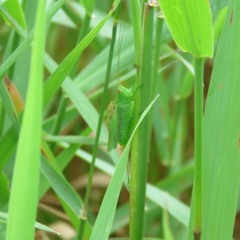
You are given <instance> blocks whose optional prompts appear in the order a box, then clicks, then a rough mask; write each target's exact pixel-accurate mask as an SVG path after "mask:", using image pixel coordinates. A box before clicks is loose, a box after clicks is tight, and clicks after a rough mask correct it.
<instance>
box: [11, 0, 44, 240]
mask: <svg viewBox="0 0 240 240" xmlns="http://www.w3.org/2000/svg"><path fill="white" fill-rule="evenodd" d="M44 16H45V1H44V0H42V1H40V2H39V4H38V11H37V16H36V27H35V32H34V44H33V51H32V56H31V71H30V79H29V86H28V93H27V100H26V106H25V111H24V116H23V123H22V128H21V132H20V136H19V142H18V148H17V154H16V160H15V166H14V174H13V180H12V186H11V194H10V203H9V221H8V225H7V240H15V239H25V240H32V239H33V238H34V221H35V218H36V209H37V202H38V182H39V169H40V144H41V142H40V139H41V133H42V130H41V127H42V99H43V53H44V45H45V22H44V21H43V20H42V19H44ZM33 139H34V141H33ZM23 216H24V221H23Z"/></svg>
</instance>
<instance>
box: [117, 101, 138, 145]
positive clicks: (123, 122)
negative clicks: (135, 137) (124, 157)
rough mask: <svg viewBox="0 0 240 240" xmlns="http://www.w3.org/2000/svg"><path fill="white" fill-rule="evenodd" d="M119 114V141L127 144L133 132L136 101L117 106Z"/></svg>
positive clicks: (121, 143)
mask: <svg viewBox="0 0 240 240" xmlns="http://www.w3.org/2000/svg"><path fill="white" fill-rule="evenodd" d="M117 114H118V142H119V144H120V145H126V144H127V141H128V139H129V137H130V135H131V133H132V126H133V114H134V102H133V101H130V102H129V103H125V104H121V105H119V106H118V107H117Z"/></svg>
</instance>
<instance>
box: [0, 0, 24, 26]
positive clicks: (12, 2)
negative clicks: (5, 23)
mask: <svg viewBox="0 0 240 240" xmlns="http://www.w3.org/2000/svg"><path fill="white" fill-rule="evenodd" d="M4 6H5V7H6V9H7V10H8V12H9V13H10V14H11V15H12V17H13V18H14V19H15V20H16V21H17V23H18V24H19V25H21V26H22V28H23V29H26V21H25V16H24V14H23V10H22V7H21V4H20V3H19V1H18V0H7V1H6V2H5V3H4Z"/></svg>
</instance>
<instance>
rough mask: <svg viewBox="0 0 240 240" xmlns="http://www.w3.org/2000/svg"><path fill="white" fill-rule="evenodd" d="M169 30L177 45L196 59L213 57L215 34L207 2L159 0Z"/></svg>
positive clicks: (203, 0) (199, 0)
mask: <svg viewBox="0 0 240 240" xmlns="http://www.w3.org/2000/svg"><path fill="white" fill-rule="evenodd" d="M159 3H160V7H161V10H162V11H163V15H164V18H165V20H166V22H167V25H168V27H169V30H170V32H171V34H172V36H173V38H174V40H175V41H176V43H177V45H178V46H179V48H180V49H182V51H184V52H190V53H191V54H193V55H194V56H195V57H198V58H199V57H212V55H213V33H212V19H211V11H210V6H209V2H208V1H206V0H198V1H195V0H188V1H186V0H159Z"/></svg>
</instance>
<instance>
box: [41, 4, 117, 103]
mask: <svg viewBox="0 0 240 240" xmlns="http://www.w3.org/2000/svg"><path fill="white" fill-rule="evenodd" d="M119 2H120V0H115V1H114V3H113V5H112V8H111V10H110V12H109V13H108V15H107V16H106V17H105V18H104V19H102V21H101V22H99V23H98V25H97V26H96V27H95V28H94V29H92V30H91V31H90V32H89V34H88V35H86V37H85V38H83V40H82V41H81V42H80V43H79V44H77V46H76V47H75V48H74V49H73V50H72V51H71V52H70V53H69V54H68V55H67V57H66V58H65V59H64V60H63V61H62V62H61V63H60V64H59V66H58V68H57V69H56V70H55V71H54V73H53V74H52V75H51V76H50V77H49V78H48V80H47V81H46V83H45V86H44V104H46V103H48V102H49V101H50V100H51V98H52V97H53V95H54V94H55V93H56V91H57V90H58V89H59V87H60V86H61V84H62V83H63V81H64V80H65V78H66V77H67V75H68V74H69V72H70V71H71V70H72V66H74V64H75V63H76V62H77V60H78V58H79V56H80V54H81V53H82V51H83V50H84V49H85V48H86V47H87V46H88V45H89V44H90V43H91V42H92V41H93V39H94V38H95V37H96V36H97V34H98V32H99V31H100V30H101V28H102V27H103V26H104V24H105V23H106V22H107V20H108V19H109V18H110V17H111V16H112V14H113V12H114V11H115V9H116V7H117V6H118V4H119Z"/></svg>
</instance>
